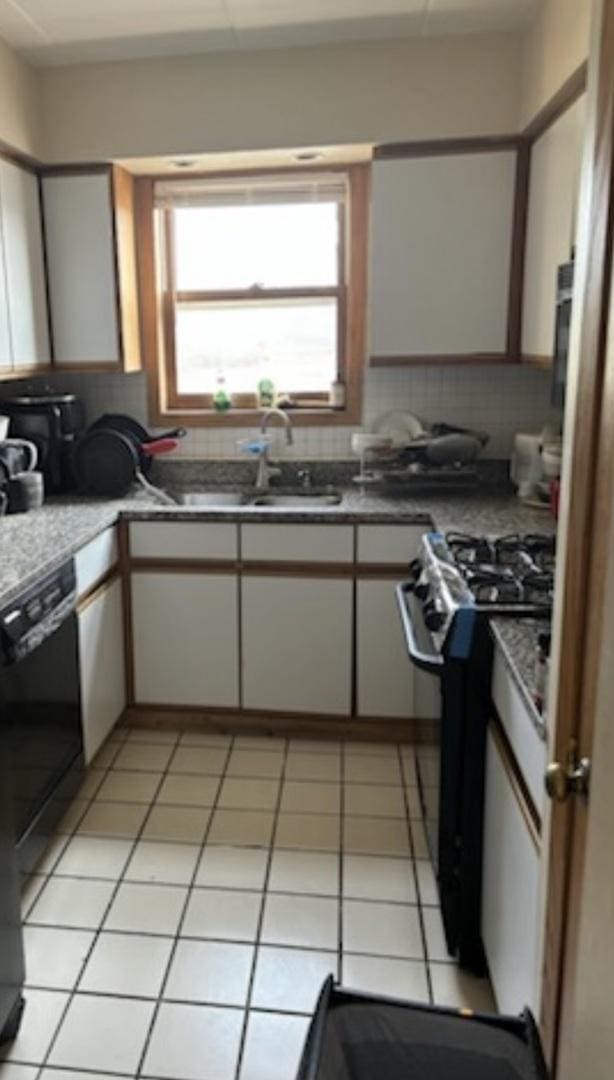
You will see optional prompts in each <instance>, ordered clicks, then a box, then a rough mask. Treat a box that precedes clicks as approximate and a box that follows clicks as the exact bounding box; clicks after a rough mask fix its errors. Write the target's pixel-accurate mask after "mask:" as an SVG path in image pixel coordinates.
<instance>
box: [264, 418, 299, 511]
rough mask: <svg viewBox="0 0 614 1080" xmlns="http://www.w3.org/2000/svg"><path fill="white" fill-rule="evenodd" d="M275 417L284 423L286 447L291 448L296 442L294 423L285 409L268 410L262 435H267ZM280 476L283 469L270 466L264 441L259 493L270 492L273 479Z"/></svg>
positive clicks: (267, 449) (266, 445)
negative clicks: (293, 435)
mask: <svg viewBox="0 0 614 1080" xmlns="http://www.w3.org/2000/svg"><path fill="white" fill-rule="evenodd" d="M274 416H278V417H279V418H280V420H281V421H282V422H283V424H284V427H285V429H286V446H291V445H292V443H293V441H294V440H293V437H292V421H291V420H290V417H289V416H288V414H287V413H285V412H284V411H283V409H267V410H266V412H264V413H263V414H262V420H261V422H260V434H261V435H266V433H267V430H268V426H269V420H271V419H272V418H273V417H274ZM280 475H281V469H280V468H278V467H277V466H276V465H270V464H269V446H268V443H267V442H266V441H265V440H264V439H263V440H262V448H261V450H260V455H259V460H258V473H257V476H256V487H257V488H258V490H259V491H268V488H269V485H270V482H271V479H272V478H273V477H274V476H280Z"/></svg>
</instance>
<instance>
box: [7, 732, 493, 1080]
mask: <svg viewBox="0 0 614 1080" xmlns="http://www.w3.org/2000/svg"><path fill="white" fill-rule="evenodd" d="M415 783H416V779H415V769H414V756H413V750H412V748H411V747H396V746H388V745H381V744H371V745H367V744H356V743H349V742H346V743H345V744H343V745H342V744H340V743H335V742H330V743H329V742H320V741H318V740H304V741H298V740H290V741H286V740H283V739H272V738H270V739H267V738H264V737H263V738H258V737H247V736H236V737H235V738H234V739H233V738H231V737H230V736H226V735H217V734H206V733H198V732H197V733H190V732H188V733H186V734H183V735H179V734H175V733H172V732H167V731H144V730H132V731H128V730H123V729H122V730H118V731H117V732H115V733H114V734H113V735H112V737H111V739H110V740H109V742H108V743H107V745H106V746H105V747H104V748H103V749H102V751H101V752H100V754H99V755H98V758H97V760H96V763H95V767H94V768H92V769H90V771H89V773H88V776H87V778H86V780H85V783H84V784H83V787H82V789H81V791H80V792H79V795H78V797H77V799H76V800H75V802H74V803H73V804H72V806H71V807H70V808H69V810H68V812H67V814H66V815H65V817H64V820H63V822H62V823H61V826H60V829H59V831H58V836H57V837H56V839H55V840H54V842H53V843H52V844H51V845H50V848H49V850H48V852H47V853H46V855H45V857H44V859H43V860H42V862H41V864H40V866H39V868H38V871H39V872H38V873H37V874H35V875H33V876H32V878H31V879H30V881H29V882H28V883H27V887H26V890H25V892H24V918H25V944H26V961H27V989H26V996H27V1010H26V1014H25V1018H24V1022H23V1025H22V1030H21V1033H20V1035H19V1037H18V1038H17V1040H16V1041H15V1042H14V1043H13V1044H12V1045H11V1046H10V1047H9V1048H8V1049H7V1050H5V1061H4V1063H0V1080H87V1078H89V1080H96V1077H97V1078H98V1080H107V1078H109V1077H111V1076H112V1075H113V1076H115V1077H120V1078H121V1077H127V1078H129V1077H137V1076H138V1077H141V1076H142V1077H145V1078H148V1077H152V1078H159V1080H166V1078H168V1080H294V1076H295V1073H296V1067H297V1063H298V1059H299V1055H300V1052H301V1048H302V1044H303V1040H304V1037H305V1033H306V1029H307V1025H308V1018H309V1014H310V1013H311V1011H312V1009H313V1006H314V1003H315V999H316V995H317V992H318V990H319V988H320V986H321V985H322V982H323V981H324V979H325V977H326V976H327V975H328V974H329V973H332V974H333V975H334V976H335V977H336V978H340V979H341V981H342V982H343V983H344V984H345V985H346V986H349V987H356V988H359V989H363V990H368V991H373V992H375V993H387V994H391V995H397V996H400V997H403V998H407V999H414V1000H418V1001H427V1002H428V1001H431V1002H433V1001H434V1002H435V1003H438V1004H445V1005H455V1006H458V1005H460V1006H468V1007H472V1008H478V1009H493V1008H494V1004H493V1001H492V997H491V993H490V988H489V985H488V982H487V981H486V980H478V979H474V978H471V977H470V976H468V975H466V974H463V973H461V972H459V970H458V969H457V968H456V966H455V965H454V964H451V963H450V962H449V957H448V955H447V953H446V949H445V942H444V940H443V933H442V926H441V918H440V914H439V909H438V906H437V892H436V888H435V881H434V878H433V872H432V869H431V866H430V863H429V862H428V859H427V851H426V846H425V837H424V830H423V827H422V823H421V821H420V803H419V798H418V793H417V789H416V786H415Z"/></svg>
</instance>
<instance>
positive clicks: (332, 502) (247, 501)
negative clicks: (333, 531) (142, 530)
mask: <svg viewBox="0 0 614 1080" xmlns="http://www.w3.org/2000/svg"><path fill="white" fill-rule="evenodd" d="M341 499H342V494H341V492H340V491H337V490H336V489H335V488H312V489H311V490H307V489H306V488H285V489H283V490H278V491H275V490H273V491H253V489H252V490H251V491H248V492H245V491H187V492H184V494H182V495H180V496H179V499H178V501H179V503H180V504H181V505H182V506H201V507H207V506H209V507H211V508H212V509H215V508H216V507H220V508H228V507H230V508H232V507H233V506H279V507H284V506H289V507H301V506H302V507H305V508H309V507H318V506H338V505H339V503H340V502H341Z"/></svg>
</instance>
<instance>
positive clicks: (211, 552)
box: [129, 521, 239, 560]
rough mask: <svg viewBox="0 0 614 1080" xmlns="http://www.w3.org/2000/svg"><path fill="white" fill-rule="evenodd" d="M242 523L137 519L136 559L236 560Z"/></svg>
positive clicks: (133, 553) (132, 550)
mask: <svg viewBox="0 0 614 1080" xmlns="http://www.w3.org/2000/svg"><path fill="white" fill-rule="evenodd" d="M238 529H239V526H238V525H236V524H235V523H234V522H231V521H224V522H221V521H220V522H214V521H133V522H131V524H130V533H129V535H130V555H131V558H133V559H222V560H223V559H236V557H237V552H238V539H237V536H238Z"/></svg>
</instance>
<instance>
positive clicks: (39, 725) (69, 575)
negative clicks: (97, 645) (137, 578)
mask: <svg viewBox="0 0 614 1080" xmlns="http://www.w3.org/2000/svg"><path fill="white" fill-rule="evenodd" d="M75 591H76V584H75V571H74V563H73V561H72V560H71V561H69V562H67V563H65V564H64V565H63V566H62V567H60V568H59V569H58V570H57V571H55V572H53V573H52V574H49V575H47V576H46V577H45V578H44V579H43V580H41V581H40V582H39V583H37V585H36V586H34V587H33V588H30V589H28V590H27V591H25V592H24V593H23V594H21V595H20V596H18V597H17V598H16V599H15V601H14V602H13V603H11V604H9V605H8V606H7V607H5V608H4V609H3V610H2V611H1V612H0V659H1V662H2V667H1V668H0V711H1V718H2V726H3V729H4V731H5V733H6V740H7V751H8V759H9V771H10V777H11V782H12V800H13V817H14V829H15V843H16V848H17V855H18V860H19V866H20V870H21V872H22V873H24V874H27V873H29V872H30V871H31V870H32V869H33V868H34V867H35V865H36V863H37V861H38V860H39V859H40V856H41V854H42V853H43V851H44V849H45V847H46V846H47V844H48V841H49V839H50V837H51V835H52V834H53V831H54V829H55V825H56V824H57V822H58V820H59V819H60V817H61V816H62V814H63V813H64V812H65V810H66V808H67V807H68V805H69V803H70V801H71V799H72V797H73V795H74V793H75V791H76V790H77V788H78V786H79V784H80V781H81V778H82V771H83V737H82V728H81V708H80V691H79V654H78V637H77V619H76V615H75V610H74V607H75Z"/></svg>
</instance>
